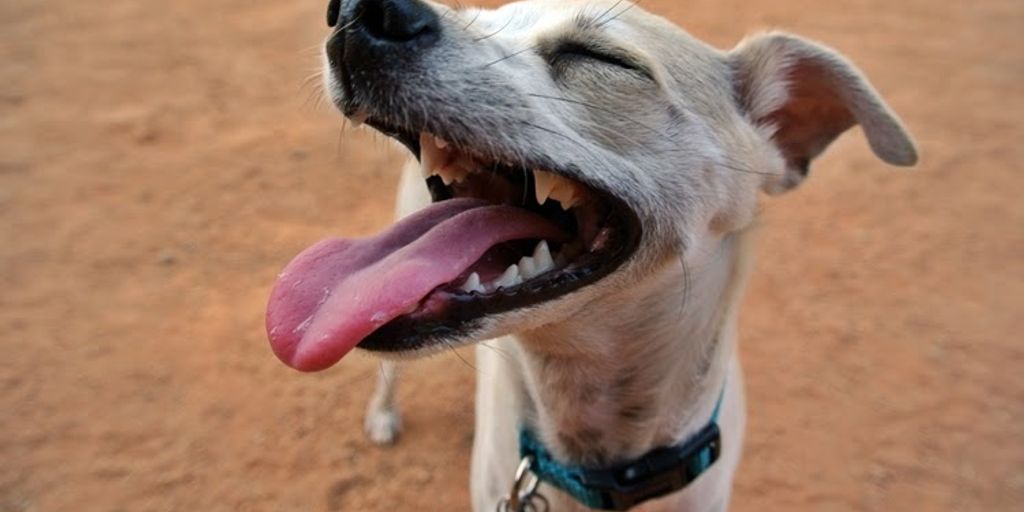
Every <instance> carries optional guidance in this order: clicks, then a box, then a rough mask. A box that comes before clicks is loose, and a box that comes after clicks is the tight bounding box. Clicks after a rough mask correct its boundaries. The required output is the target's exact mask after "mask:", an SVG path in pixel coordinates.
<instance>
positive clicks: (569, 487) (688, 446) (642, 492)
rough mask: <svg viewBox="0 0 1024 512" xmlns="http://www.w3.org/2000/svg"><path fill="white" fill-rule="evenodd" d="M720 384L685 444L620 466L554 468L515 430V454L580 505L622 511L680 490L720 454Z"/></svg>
mask: <svg viewBox="0 0 1024 512" xmlns="http://www.w3.org/2000/svg"><path fill="white" fill-rule="evenodd" d="M723 398H725V385H724V384H723V385H722V391H721V392H719V394H718V402H716V403H715V409H714V411H712V413H711V421H709V422H708V424H707V425H706V426H705V427H704V428H702V429H701V430H700V432H697V434H696V435H695V436H693V437H692V438H690V439H688V440H687V441H685V442H683V443H681V444H677V445H674V446H667V447H661V448H655V449H654V450H651V451H649V452H647V453H646V454H644V455H642V456H641V457H640V458H637V459H634V460H632V461H629V462H627V463H624V464H620V465H618V466H615V467H612V468H605V469H595V468H587V467H583V466H568V465H564V464H561V463H559V462H558V461H556V460H555V459H554V458H553V457H552V456H551V452H549V451H548V450H547V448H545V447H544V445H543V444H542V443H541V442H540V441H539V440H538V439H537V437H536V436H535V435H534V433H533V432H532V431H530V429H528V428H522V429H520V431H519V454H520V456H521V457H522V458H523V460H524V461H525V460H529V461H530V462H529V469H530V472H532V473H533V474H534V475H536V477H537V478H538V479H539V480H540V481H542V482H545V483H548V484H550V485H553V486H555V487H557V488H559V489H561V490H562V491H564V492H565V493H567V494H569V495H570V496H572V497H573V498H575V499H576V501H578V502H580V503H581V504H583V505H585V506H587V507H590V508H594V509H600V510H628V509H630V508H632V507H634V506H636V505H638V504H640V503H643V502H645V501H647V500H652V499H655V498H660V497H662V496H666V495H669V494H672V493H674V492H677V491H680V490H682V489H683V488H685V487H686V486H687V485H689V484H690V483H691V482H693V481H694V480H696V479H697V477H699V476H700V475H701V474H703V473H704V472H705V471H707V470H708V469H709V468H710V467H711V465H712V464H714V463H715V461H716V460H718V456H719V454H720V453H721V446H722V443H721V437H720V435H719V430H718V413H719V411H720V410H721V409H722V399H723Z"/></svg>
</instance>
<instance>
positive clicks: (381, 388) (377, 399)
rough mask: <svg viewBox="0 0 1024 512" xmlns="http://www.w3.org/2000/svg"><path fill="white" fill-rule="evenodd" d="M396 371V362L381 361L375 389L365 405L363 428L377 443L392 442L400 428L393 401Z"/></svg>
mask: <svg viewBox="0 0 1024 512" xmlns="http://www.w3.org/2000/svg"><path fill="white" fill-rule="evenodd" d="M398 373H399V371H398V363H396V362H394V361H381V364H380V373H379V374H378V376H377V389H375V390H374V392H373V396H372V397H371V398H370V403H369V404H367V406H366V417H365V418H364V419H363V428H364V429H365V430H366V435H367V436H369V437H370V440H371V441H373V442H375V443H377V444H391V443H394V442H395V440H396V439H398V434H399V432H401V430H402V417H401V416H400V415H399V414H398V404H397V403H396V402H395V389H396V387H397V386H398Z"/></svg>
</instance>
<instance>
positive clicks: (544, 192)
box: [533, 170, 557, 205]
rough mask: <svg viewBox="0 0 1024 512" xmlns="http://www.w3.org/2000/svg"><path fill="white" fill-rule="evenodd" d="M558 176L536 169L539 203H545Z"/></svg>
mask: <svg viewBox="0 0 1024 512" xmlns="http://www.w3.org/2000/svg"><path fill="white" fill-rule="evenodd" d="M556 179H557V176H555V175H554V174H551V173H549V172H547V171H541V170H534V171H533V182H534V184H535V185H536V186H535V187H534V188H535V190H536V194H537V204H540V205H543V204H544V202H545V201H547V200H548V196H550V195H551V189H553V188H554V187H555V184H556Z"/></svg>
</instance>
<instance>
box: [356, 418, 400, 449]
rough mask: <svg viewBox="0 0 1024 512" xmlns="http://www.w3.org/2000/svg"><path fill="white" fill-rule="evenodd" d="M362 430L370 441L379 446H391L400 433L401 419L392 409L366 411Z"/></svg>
mask: <svg viewBox="0 0 1024 512" xmlns="http://www.w3.org/2000/svg"><path fill="white" fill-rule="evenodd" d="M363 429H365V430H366V435H367V436H368V437H369V438H370V440H371V441H373V442H374V443H377V444H379V445H389V444H393V443H394V442H395V440H397V439H398V434H399V433H400V432H401V431H402V418H401V417H400V416H399V415H398V411H396V410H394V409H375V410H370V411H367V413H366V419H365V420H363Z"/></svg>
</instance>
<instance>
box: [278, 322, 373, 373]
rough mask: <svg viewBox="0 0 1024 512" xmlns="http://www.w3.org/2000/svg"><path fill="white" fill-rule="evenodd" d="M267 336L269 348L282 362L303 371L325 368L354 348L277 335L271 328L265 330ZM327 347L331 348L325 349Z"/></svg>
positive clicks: (309, 371)
mask: <svg viewBox="0 0 1024 512" xmlns="http://www.w3.org/2000/svg"><path fill="white" fill-rule="evenodd" d="M267 338H268V339H269V340H270V349H271V350H272V351H273V352H274V355H275V356H277V358H278V359H280V360H281V362H282V363H284V364H285V365H286V366H288V367H290V368H292V369H294V370H298V371H300V372H304V373H311V372H319V371H322V370H326V369H327V368H330V367H331V366H333V365H334V364H335V363H337V362H338V361H340V360H341V359H342V358H343V357H345V356H346V355H347V354H348V353H349V352H351V351H352V348H354V347H346V346H344V345H340V344H328V345H324V344H323V343H313V342H307V340H306V337H302V338H298V337H289V336H277V335H276V333H275V332H274V331H273V330H272V329H268V330H267ZM328 347H331V349H327V348H328Z"/></svg>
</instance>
